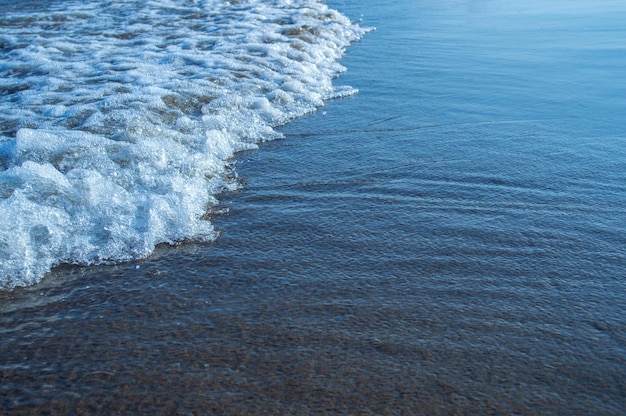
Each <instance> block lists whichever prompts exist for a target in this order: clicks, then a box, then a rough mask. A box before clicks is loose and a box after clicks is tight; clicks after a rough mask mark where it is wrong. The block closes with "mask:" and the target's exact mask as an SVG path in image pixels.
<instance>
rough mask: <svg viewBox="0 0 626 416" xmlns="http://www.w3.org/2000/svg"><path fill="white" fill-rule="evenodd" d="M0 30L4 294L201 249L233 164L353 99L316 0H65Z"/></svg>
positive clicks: (338, 25)
mask: <svg viewBox="0 0 626 416" xmlns="http://www.w3.org/2000/svg"><path fill="white" fill-rule="evenodd" d="M49 7H50V9H49V10H39V11H33V10H28V9H27V8H26V6H25V7H24V8H21V9H20V8H19V7H16V10H14V11H12V12H11V13H10V14H8V15H7V16H6V17H5V18H3V20H2V21H1V22H0V25H1V26H2V35H0V49H1V50H2V54H1V56H0V133H1V135H2V136H1V138H0V167H1V169H2V171H1V172H0V198H2V199H0V209H1V210H2V212H3V213H4V215H3V216H2V218H0V286H1V287H4V288H13V287H15V286H19V285H29V284H33V283H36V282H37V281H38V280H39V279H41V278H42V276H43V275H44V274H45V273H46V272H47V271H49V270H50V268H51V267H53V266H55V265H58V264H61V263H75V264H94V263H102V262H117V261H124V260H129V259H136V258H141V257H144V256H147V255H149V254H150V253H151V252H152V251H153V249H154V247H155V245H156V244H159V243H163V242H166V243H171V244H175V243H177V242H180V241H185V240H194V241H208V240H211V239H214V238H215V236H216V233H215V231H214V229H213V227H212V225H211V223H210V222H209V221H207V220H206V219H205V217H206V215H205V214H206V212H207V210H208V209H210V207H211V206H212V205H214V204H216V203H217V201H216V199H215V196H216V195H217V194H219V193H220V192H223V191H224V190H225V189H234V188H236V187H237V186H238V182H237V181H236V180H235V176H236V174H235V173H234V172H233V171H232V169H231V168H230V166H231V165H232V157H233V155H234V154H235V153H236V152H238V151H241V150H245V149H252V148H254V147H255V146H256V145H257V144H258V143H259V142H261V141H264V140H271V139H274V138H277V137H279V136H280V134H279V133H277V132H276V131H275V130H274V129H275V127H277V126H279V125H281V124H284V123H286V122H288V121H289V120H292V119H293V118H295V117H299V116H302V115H304V114H306V113H308V112H311V111H313V110H314V109H315V108H317V107H319V106H321V105H322V104H323V102H324V100H326V99H329V98H334V97H340V96H345V95H350V94H353V93H354V92H355V91H354V90H353V89H351V88H349V87H342V88H335V87H334V86H333V85H332V79H333V78H335V77H336V76H337V75H338V74H339V73H341V72H342V71H343V70H344V68H343V67H342V66H341V65H339V64H338V63H337V60H338V59H339V58H340V57H341V55H342V53H343V50H344V48H345V47H346V46H347V45H348V44H349V43H350V42H352V41H355V40H357V39H358V38H359V37H360V36H361V35H362V34H363V32H364V31H363V29H361V28H359V27H358V26H357V25H354V24H352V23H351V22H350V21H348V20H347V19H346V18H345V17H343V16H342V15H340V14H339V13H338V12H335V11H333V10H330V9H329V8H327V7H326V6H325V5H323V4H321V3H319V2H311V1H304V0H301V1H293V0H276V1H272V2H265V1H260V0H241V1H237V2H224V1H218V0H205V1H193V2H184V3H183V5H181V4H180V2H168V1H165V2H163V1H160V2H151V1H148V2H145V1H142V2H140V1H130V2H105V3H98V8H97V10H96V8H95V5H93V4H92V5H89V4H86V5H85V4H81V3H80V2H71V1H68V2H61V3H57V4H56V5H50V6H49Z"/></svg>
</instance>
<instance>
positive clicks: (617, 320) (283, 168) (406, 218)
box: [0, 0, 626, 415]
mask: <svg viewBox="0 0 626 416" xmlns="http://www.w3.org/2000/svg"><path fill="white" fill-rule="evenodd" d="M331 3H332V4H330V6H332V7H334V8H336V9H338V10H341V11H342V12H344V13H346V14H347V15H348V16H350V17H351V18H352V19H359V18H362V22H361V24H362V25H363V26H376V28H377V30H376V31H375V32H372V33H369V34H367V35H366V36H365V38H364V39H363V40H362V41H361V42H360V43H359V44H357V45H354V46H352V47H351V48H350V49H349V50H348V54H347V56H346V57H345V59H343V60H342V64H343V65H345V66H346V67H347V68H348V72H347V73H346V74H345V75H344V76H342V78H341V79H339V80H338V83H340V84H346V85H351V86H354V87H357V88H359V89H360V93H359V94H358V95H356V96H354V97H352V98H347V99H343V100H339V101H333V102H330V103H328V104H327V105H326V106H325V107H324V108H322V109H320V110H319V111H318V112H316V113H314V114H313V115H311V116H308V117H306V118H304V119H299V120H296V121H294V122H292V123H290V124H288V125H287V126H285V127H284V128H283V129H282V130H281V132H282V133H283V134H284V135H285V136H286V140H279V141H274V142H271V143H268V144H265V145H263V146H261V149H260V150H258V151H250V152H244V153H240V154H238V156H237V163H236V167H235V169H236V172H237V174H238V176H239V177H240V178H245V179H246V180H247V181H248V183H247V184H246V185H245V186H244V187H243V188H242V189H240V190H239V191H237V192H236V193H231V194H226V195H223V196H222V197H220V200H221V205H219V206H217V207H216V209H215V211H220V210H221V211H226V209H227V210H228V214H227V215H215V216H214V217H213V218H212V221H213V223H214V224H215V226H216V228H217V229H219V230H220V231H221V236H220V237H219V238H218V240H217V241H216V242H215V243H211V244H202V245H198V244H188V245H182V246H178V247H175V248H172V247H160V248H158V249H157V251H156V253H155V254H154V255H153V256H151V257H150V258H148V259H147V260H145V261H143V262H138V263H129V264H125V265H117V266H101V267H93V268H61V269H55V270H54V271H53V272H52V273H50V274H49V275H48V277H47V278H46V279H44V280H43V281H42V282H41V283H40V284H38V285H36V286H33V287H30V288H28V289H17V290H15V291H13V292H5V293H3V294H2V303H1V307H0V310H1V312H2V313H1V315H0V320H1V322H2V326H1V327H0V330H1V331H2V338H1V339H2V341H0V357H1V359H0V362H1V364H0V369H1V377H2V380H1V382H0V395H1V397H2V401H0V406H2V409H3V410H4V411H5V412H7V413H9V414H32V413H35V414H36V413H43V412H51V413H59V414H65V413H68V412H74V413H75V414H93V413H105V414H107V413H112V414H115V413H119V414H137V413H162V414H212V413H213V414H403V415H413V414H425V415H430V414H529V415H530V414H532V415H534V414H579V415H587V414H603V415H605V414H607V415H621V414H624V413H625V412H626V382H625V381H624V380H626V330H625V329H624V328H626V325H625V324H626V322H625V320H626V318H624V317H625V316H626V315H625V314H624V311H625V309H626V284H625V281H624V270H625V269H626V248H625V247H626V216H625V215H624V213H625V212H626V133H625V132H626V120H624V119H623V114H626V112H625V110H626V101H625V98H624V97H626V94H625V93H626V77H625V76H624V75H626V74H624V70H623V68H626V53H624V52H626V51H625V50H624V49H625V47H624V45H625V44H626V43H625V42H624V41H625V40H626V29H624V28H626V25H624V23H625V22H626V7H625V6H623V5H622V4H621V3H619V2H611V1H599V2H594V3H590V2H584V1H574V2H571V1H570V2H561V1H554V2H549V3H550V4H548V5H546V4H545V2H534V1H531V2H524V4H523V5H521V4H518V3H519V2H501V1H500V2H495V1H464V2H462V1H444V2H441V1H428V0H426V1H408V0H396V1H390V2H385V4H383V3H381V2H373V1H369V0H368V1H363V2H359V4H357V5H355V4H353V3H354V2H348V1H341V0H339V1H333V2H331ZM379 3H380V4H379ZM336 82H337V81H336Z"/></svg>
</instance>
